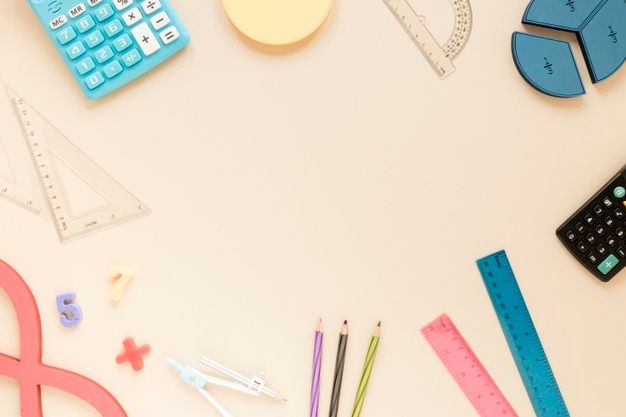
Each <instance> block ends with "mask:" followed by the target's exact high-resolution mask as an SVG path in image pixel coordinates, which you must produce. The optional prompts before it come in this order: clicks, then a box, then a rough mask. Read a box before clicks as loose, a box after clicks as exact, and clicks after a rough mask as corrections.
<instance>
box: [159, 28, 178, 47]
mask: <svg viewBox="0 0 626 417" xmlns="http://www.w3.org/2000/svg"><path fill="white" fill-rule="evenodd" d="M160 36H161V40H162V41H163V43H164V44H166V45H167V44H170V43H172V42H174V41H175V40H176V39H178V38H179V37H180V34H179V33H178V29H176V27H175V26H170V27H169V28H167V29H165V30H164V31H163V32H161V33H160Z"/></svg>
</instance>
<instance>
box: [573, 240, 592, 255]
mask: <svg viewBox="0 0 626 417" xmlns="http://www.w3.org/2000/svg"><path fill="white" fill-rule="evenodd" d="M576 247H577V248H578V250H579V251H580V252H582V253H585V252H587V251H588V250H589V246H587V244H586V243H585V242H578V245H576Z"/></svg>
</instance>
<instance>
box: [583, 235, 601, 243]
mask: <svg viewBox="0 0 626 417" xmlns="http://www.w3.org/2000/svg"><path fill="white" fill-rule="evenodd" d="M585 239H587V242H589V244H590V245H593V244H595V243H596V242H597V241H598V238H597V237H596V235H594V234H593V233H589V234H588V235H587V236H585Z"/></svg>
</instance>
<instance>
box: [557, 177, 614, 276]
mask: <svg viewBox="0 0 626 417" xmlns="http://www.w3.org/2000/svg"><path fill="white" fill-rule="evenodd" d="M556 234H557V236H558V237H559V239H561V241H562V242H563V244H564V245H565V247H567V249H569V251H570V252H571V253H572V255H574V257H576V259H578V261H579V262H580V263H582V264H583V265H584V266H585V267H586V268H587V269H588V270H589V271H590V272H591V273H592V274H594V275H595V276H596V277H597V278H598V279H600V280H602V281H604V282H607V281H610V280H611V279H612V278H613V277H614V276H615V275H617V273H618V272H619V271H621V270H622V268H624V266H626V167H624V168H622V170H621V171H620V172H619V173H618V174H617V175H616V176H615V177H613V178H612V179H611V180H610V181H609V182H608V183H607V184H606V185H605V186H604V187H602V189H601V190H600V191H599V192H598V193H596V195H594V196H593V197H591V198H590V199H589V201H587V203H585V205H584V206H582V207H581V208H580V209H579V210H578V211H576V213H574V215H572V217H570V218H569V219H568V220H567V221H566V222H565V223H563V224H562V225H561V227H559V228H558V229H557V231H556Z"/></svg>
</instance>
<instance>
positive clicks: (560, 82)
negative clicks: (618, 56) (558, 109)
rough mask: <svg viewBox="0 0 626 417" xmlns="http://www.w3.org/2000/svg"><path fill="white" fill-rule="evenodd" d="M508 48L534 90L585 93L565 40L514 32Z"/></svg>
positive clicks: (570, 94) (558, 94)
mask: <svg viewBox="0 0 626 417" xmlns="http://www.w3.org/2000/svg"><path fill="white" fill-rule="evenodd" d="M619 1H623V0H619ZM511 47H512V49H513V60H514V61H515V65H516V66H517V69H518V70H519V72H520V74H522V77H524V79H525V80H526V81H527V82H528V83H529V84H530V85H531V86H532V87H534V88H535V89H537V90H538V91H541V92H542V93H545V94H548V95H551V96H554V97H564V98H569V97H576V96H580V95H583V94H585V87H583V83H582V80H581V79H580V73H579V72H578V67H577V66H576V62H575V61H574V56H573V55H572V49H571V48H570V45H569V43H567V42H565V41H560V40H556V39H551V38H546V37H543V36H537V35H529V34H527V33H522V32H515V33H513V39H512V42H511Z"/></svg>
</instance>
